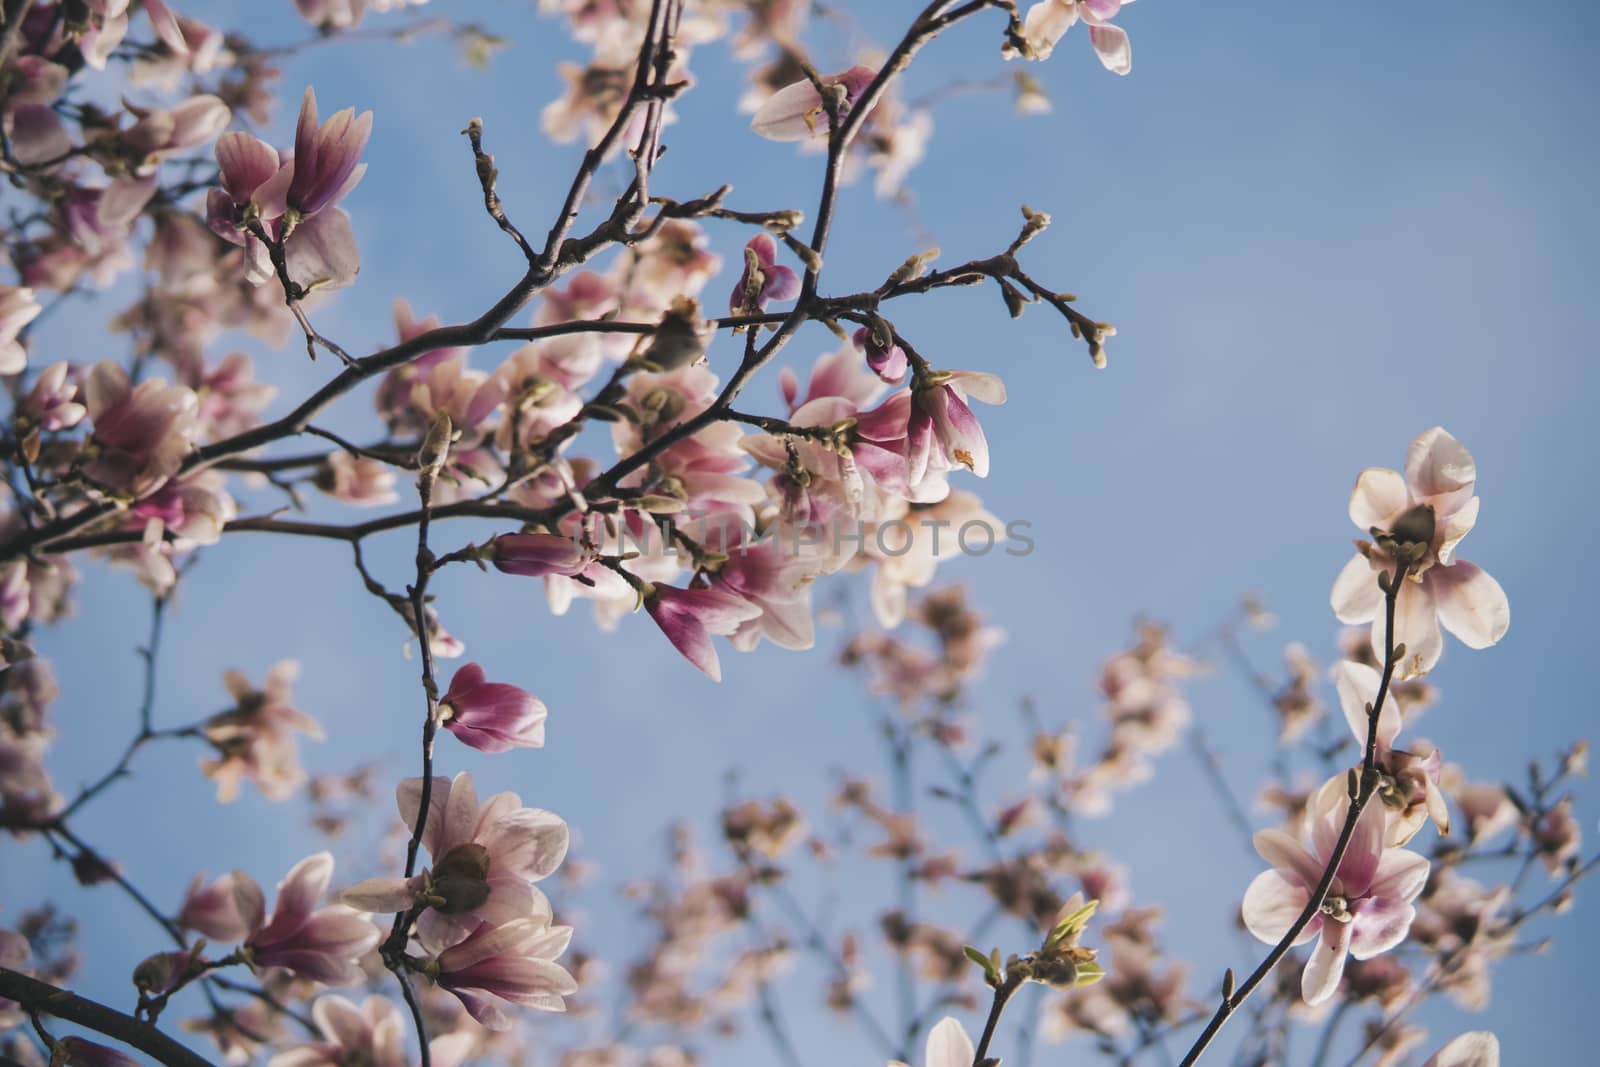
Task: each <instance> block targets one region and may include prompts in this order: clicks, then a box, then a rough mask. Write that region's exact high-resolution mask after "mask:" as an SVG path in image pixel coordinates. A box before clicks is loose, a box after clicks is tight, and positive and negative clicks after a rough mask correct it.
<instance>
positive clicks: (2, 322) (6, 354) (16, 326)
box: [0, 285, 44, 374]
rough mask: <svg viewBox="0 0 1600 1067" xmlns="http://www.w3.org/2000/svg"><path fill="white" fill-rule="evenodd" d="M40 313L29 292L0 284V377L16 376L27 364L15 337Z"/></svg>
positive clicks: (22, 350)
mask: <svg viewBox="0 0 1600 1067" xmlns="http://www.w3.org/2000/svg"><path fill="white" fill-rule="evenodd" d="M43 310H44V309H43V308H41V307H40V306H39V302H38V301H36V300H35V299H34V298H33V290H32V289H28V288H26V287H20V286H15V285H0V374H19V373H21V371H22V368H24V367H26V366H27V365H28V353H27V351H26V350H25V349H23V347H22V345H21V343H20V342H18V341H17V334H18V333H20V332H21V331H22V328H23V327H24V326H26V325H28V323H30V322H32V321H33V320H34V318H35V317H37V316H38V314H39V312H40V311H43Z"/></svg>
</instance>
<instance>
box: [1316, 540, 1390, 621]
mask: <svg viewBox="0 0 1600 1067" xmlns="http://www.w3.org/2000/svg"><path fill="white" fill-rule="evenodd" d="M1329 601H1330V603H1331V604H1332V605H1333V614H1334V616H1335V617H1337V618H1338V620H1339V621H1340V622H1343V623H1350V624H1355V623H1363V622H1371V621H1372V620H1373V619H1374V618H1375V617H1376V616H1377V615H1378V614H1379V613H1380V612H1381V611H1382V610H1383V590H1381V589H1379V588H1378V572H1377V571H1376V570H1375V569H1374V568H1373V566H1372V564H1371V563H1369V562H1367V557H1365V556H1363V555H1361V554H1360V553H1359V552H1358V553H1356V554H1355V555H1354V556H1352V557H1351V558H1350V562H1349V563H1346V564H1345V565H1344V569H1343V570H1341V571H1340V572H1339V577H1337V578H1335V579H1334V580H1333V594H1332V596H1330V597H1329Z"/></svg>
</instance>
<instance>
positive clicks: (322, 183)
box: [286, 85, 372, 216]
mask: <svg viewBox="0 0 1600 1067" xmlns="http://www.w3.org/2000/svg"><path fill="white" fill-rule="evenodd" d="M371 135H372V112H370V111H363V112H362V113H361V115H360V117H359V118H358V117H357V116H356V111H355V108H353V107H347V108H345V109H344V110H342V111H336V112H334V114H333V115H331V116H329V118H328V121H327V122H325V123H323V124H322V125H321V126H320V127H319V126H318V125H317V94H316V91H315V90H314V89H312V88H311V86H309V85H308V86H306V92H305V96H304V97H302V98H301V101H300V120H299V122H298V123H297V124H296V126H295V131H294V177H293V178H292V179H291V180H290V182H289V191H288V194H287V196H286V199H287V201H288V204H289V207H291V208H293V209H294V210H295V211H296V212H298V213H299V214H300V215H302V216H311V215H315V214H317V213H318V212H319V211H321V210H322V209H323V208H326V207H330V206H332V205H334V204H336V203H338V202H339V201H340V200H342V199H344V197H345V195H346V194H347V193H349V192H350V190H352V189H354V188H355V187H356V184H357V183H358V182H360V181H361V176H362V175H363V174H365V173H366V171H367V168H366V164H364V163H361V153H362V152H363V151H365V149H366V147H367V138H369V137H370V136H371Z"/></svg>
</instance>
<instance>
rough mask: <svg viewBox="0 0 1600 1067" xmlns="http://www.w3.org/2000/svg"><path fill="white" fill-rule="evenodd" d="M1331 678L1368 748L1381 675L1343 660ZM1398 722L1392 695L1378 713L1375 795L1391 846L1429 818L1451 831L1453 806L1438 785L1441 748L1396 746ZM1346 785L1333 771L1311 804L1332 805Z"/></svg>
mask: <svg viewBox="0 0 1600 1067" xmlns="http://www.w3.org/2000/svg"><path fill="white" fill-rule="evenodd" d="M1333 680H1334V688H1335V689H1337V690H1338V693H1339V706H1340V707H1341V708H1342V709H1343V711H1344V717H1345V722H1347V723H1348V724H1349V725H1350V732H1351V733H1352V734H1354V735H1355V739H1356V744H1357V745H1363V746H1364V745H1365V744H1366V743H1367V708H1368V707H1369V706H1371V705H1373V704H1376V703H1377V700H1378V683H1379V681H1380V677H1379V674H1378V672H1377V670H1376V669H1375V668H1373V667H1369V666H1368V665H1366V664H1365V663H1352V662H1351V661H1349V660H1342V661H1340V662H1339V664H1338V665H1337V666H1335V667H1334V669H1333ZM1400 726H1401V722H1400V704H1399V701H1397V700H1395V698H1394V695H1393V694H1392V693H1391V694H1389V696H1388V698H1387V699H1385V700H1384V702H1383V711H1382V712H1381V713H1380V714H1379V715H1378V730H1377V749H1376V753H1375V766H1376V767H1377V768H1378V773H1379V774H1380V775H1381V776H1382V777H1381V779H1380V785H1379V786H1378V792H1377V794H1376V799H1378V800H1379V801H1381V802H1382V805H1383V807H1384V809H1385V810H1386V811H1387V812H1388V823H1387V828H1386V830H1385V831H1384V843H1385V844H1387V845H1390V846H1393V847H1398V846H1400V845H1403V844H1405V843H1406V842H1407V841H1410V840H1411V839H1412V838H1413V837H1414V836H1416V833H1417V831H1418V830H1420V829H1422V824H1423V823H1424V822H1425V821H1427V820H1428V819H1430V818H1431V819H1432V820H1433V824H1434V825H1435V826H1437V827H1438V828H1439V832H1440V833H1441V834H1445V833H1449V832H1450V809H1449V807H1448V806H1447V805H1446V803H1445V798H1444V791H1443V790H1442V789H1441V788H1440V786H1439V775H1440V773H1441V771H1442V770H1443V769H1444V762H1443V759H1442V758H1441V757H1440V755H1439V753H1438V751H1437V750H1435V751H1433V752H1431V753H1429V754H1428V755H1426V756H1419V755H1415V754H1413V753H1410V752H1402V751H1400V750H1398V749H1396V748H1395V747H1394V741H1395V738H1396V737H1397V736H1398V735H1399V733H1400ZM1347 789H1348V786H1347V784H1346V782H1345V776H1344V775H1343V774H1338V775H1335V776H1334V777H1333V778H1330V779H1329V780H1328V781H1327V782H1326V783H1325V784H1324V785H1323V787H1322V789H1321V791H1320V793H1319V797H1320V798H1321V802H1320V803H1319V801H1318V800H1313V801H1312V806H1313V807H1315V808H1318V809H1321V808H1324V807H1327V806H1331V804H1332V803H1333V802H1334V801H1335V800H1336V799H1337V798H1338V797H1340V796H1343V795H1345V790H1347Z"/></svg>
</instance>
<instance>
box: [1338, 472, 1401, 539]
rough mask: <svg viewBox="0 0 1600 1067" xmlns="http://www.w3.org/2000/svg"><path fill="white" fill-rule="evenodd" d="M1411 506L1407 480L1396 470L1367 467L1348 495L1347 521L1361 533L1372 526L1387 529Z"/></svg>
mask: <svg viewBox="0 0 1600 1067" xmlns="http://www.w3.org/2000/svg"><path fill="white" fill-rule="evenodd" d="M1410 504H1411V497H1410V495H1409V494H1408V493H1407V491H1406V480H1405V478H1403V477H1401V475H1400V472H1399V471H1392V470H1389V469H1387V468H1385V467H1368V468H1367V469H1366V470H1364V471H1362V472H1361V475H1360V477H1358V478H1357V479H1356V487H1355V489H1354V490H1352V491H1351V493H1350V521H1351V522H1353V523H1355V524H1356V528H1357V529H1359V530H1360V531H1361V532H1362V533H1366V532H1367V531H1369V530H1371V529H1372V528H1373V527H1374V526H1376V527H1377V528H1378V529H1380V530H1387V529H1388V528H1389V524H1390V523H1392V522H1394V520H1395V519H1397V518H1399V516H1400V513H1401V512H1402V511H1405V510H1406V508H1407V507H1409V506H1410Z"/></svg>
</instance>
